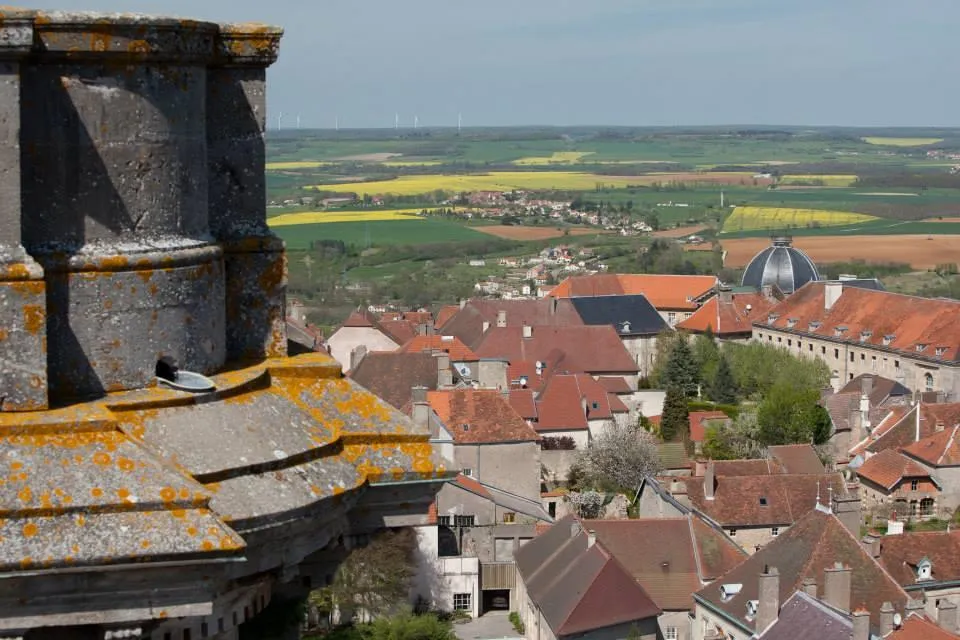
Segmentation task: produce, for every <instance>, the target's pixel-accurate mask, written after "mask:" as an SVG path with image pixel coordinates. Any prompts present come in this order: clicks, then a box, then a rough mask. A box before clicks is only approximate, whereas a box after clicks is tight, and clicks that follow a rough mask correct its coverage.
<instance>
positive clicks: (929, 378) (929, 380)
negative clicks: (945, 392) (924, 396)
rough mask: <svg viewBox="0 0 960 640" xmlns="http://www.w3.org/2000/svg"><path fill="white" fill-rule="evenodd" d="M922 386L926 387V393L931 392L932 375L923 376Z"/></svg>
mask: <svg viewBox="0 0 960 640" xmlns="http://www.w3.org/2000/svg"><path fill="white" fill-rule="evenodd" d="M923 384H924V386H925V387H926V389H927V391H933V374H932V373H926V374H924V376H923Z"/></svg>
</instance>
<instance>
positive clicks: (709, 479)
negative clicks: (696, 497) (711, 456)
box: [703, 460, 717, 500]
mask: <svg viewBox="0 0 960 640" xmlns="http://www.w3.org/2000/svg"><path fill="white" fill-rule="evenodd" d="M716 489H717V478H716V471H715V470H714V466H713V460H711V461H710V462H708V463H707V469H706V471H704V473H703V497H704V498H706V499H707V500H713V495H714V491H716Z"/></svg>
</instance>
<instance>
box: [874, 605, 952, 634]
mask: <svg viewBox="0 0 960 640" xmlns="http://www.w3.org/2000/svg"><path fill="white" fill-rule="evenodd" d="M957 638H960V636H957V635H954V634H952V633H950V632H948V631H946V630H944V629H943V627H940V626H938V625H937V624H935V623H933V622H931V621H930V620H928V619H927V618H926V617H925V616H924V615H922V614H919V613H916V612H915V611H911V612H910V613H909V614H908V615H907V617H906V618H905V619H904V621H903V624H902V625H901V626H900V628H899V629H894V631H893V633H891V634H890V635H888V636H886V637H885V640H957Z"/></svg>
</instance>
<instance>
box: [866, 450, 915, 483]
mask: <svg viewBox="0 0 960 640" xmlns="http://www.w3.org/2000/svg"><path fill="white" fill-rule="evenodd" d="M857 475H858V476H860V477H861V478H864V479H866V480H869V481H870V482H872V483H873V484H875V485H878V486H880V487H883V488H884V489H886V490H887V491H890V490H892V489H893V488H894V487H896V486H897V485H898V484H899V483H900V481H901V480H904V479H908V478H929V477H930V474H929V473H928V472H927V470H926V469H924V468H923V467H921V466H920V465H919V464H917V463H916V462H914V461H913V460H911V459H910V458H908V457H906V456H905V455H903V454H902V453H900V452H899V451H896V450H894V449H884V450H883V451H881V452H880V453H876V454H874V455H872V456H870V457H869V458H867V459H866V461H865V462H864V463H863V464H862V465H860V466H859V467H858V468H857Z"/></svg>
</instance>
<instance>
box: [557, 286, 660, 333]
mask: <svg viewBox="0 0 960 640" xmlns="http://www.w3.org/2000/svg"><path fill="white" fill-rule="evenodd" d="M570 301H571V302H572V303H573V306H574V307H575V308H576V309H577V313H579V314H580V317H581V318H583V323H584V324H592V325H604V324H606V325H610V326H612V327H613V328H614V329H616V331H617V333H618V334H620V335H622V336H642V335H656V334H658V333H660V332H661V331H665V330H667V329H669V328H670V327H669V325H668V324H667V323H666V321H664V319H663V317H662V316H661V315H660V314H659V313H658V312H657V310H656V309H655V308H654V306H653V305H652V304H650V301H649V300H647V297H646V296H643V295H632V296H589V297H581V298H571V299H570Z"/></svg>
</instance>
